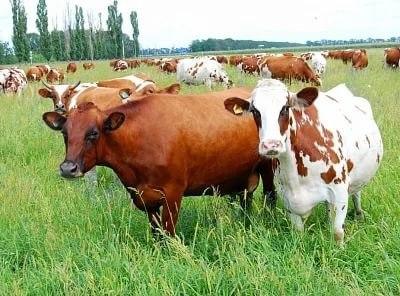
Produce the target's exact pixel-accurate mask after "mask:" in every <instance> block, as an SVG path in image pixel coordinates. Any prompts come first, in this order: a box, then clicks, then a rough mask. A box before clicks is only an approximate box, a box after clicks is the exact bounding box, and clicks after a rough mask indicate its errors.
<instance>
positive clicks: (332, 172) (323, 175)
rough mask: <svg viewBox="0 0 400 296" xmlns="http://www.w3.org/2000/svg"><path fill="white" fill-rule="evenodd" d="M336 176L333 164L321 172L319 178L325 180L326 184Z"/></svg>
mask: <svg viewBox="0 0 400 296" xmlns="http://www.w3.org/2000/svg"><path fill="white" fill-rule="evenodd" d="M335 177H336V171H335V169H334V168H333V166H330V167H329V169H328V171H326V172H325V173H321V178H322V180H324V181H325V183H326V184H329V183H331V182H332V181H333V179H335Z"/></svg>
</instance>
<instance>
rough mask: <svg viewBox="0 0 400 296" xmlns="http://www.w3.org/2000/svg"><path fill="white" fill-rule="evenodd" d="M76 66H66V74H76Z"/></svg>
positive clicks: (70, 64) (72, 64)
mask: <svg viewBox="0 0 400 296" xmlns="http://www.w3.org/2000/svg"><path fill="white" fill-rule="evenodd" d="M77 68H78V67H77V66H76V64H75V63H69V64H68V65H67V73H75V72H76V70H77Z"/></svg>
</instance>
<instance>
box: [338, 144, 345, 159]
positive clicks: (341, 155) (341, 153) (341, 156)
mask: <svg viewBox="0 0 400 296" xmlns="http://www.w3.org/2000/svg"><path fill="white" fill-rule="evenodd" d="M338 150H339V155H340V159H341V160H343V158H344V157H343V151H342V149H341V148H340V147H339V149H338Z"/></svg>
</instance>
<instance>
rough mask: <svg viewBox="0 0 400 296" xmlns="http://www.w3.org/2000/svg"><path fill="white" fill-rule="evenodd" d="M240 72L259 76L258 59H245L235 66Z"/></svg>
mask: <svg viewBox="0 0 400 296" xmlns="http://www.w3.org/2000/svg"><path fill="white" fill-rule="evenodd" d="M236 67H237V68H238V69H239V70H240V72H242V73H247V74H256V75H259V74H260V68H259V67H258V58H256V57H245V58H243V59H242V61H241V62H240V63H239V64H238V65H237V66H236Z"/></svg>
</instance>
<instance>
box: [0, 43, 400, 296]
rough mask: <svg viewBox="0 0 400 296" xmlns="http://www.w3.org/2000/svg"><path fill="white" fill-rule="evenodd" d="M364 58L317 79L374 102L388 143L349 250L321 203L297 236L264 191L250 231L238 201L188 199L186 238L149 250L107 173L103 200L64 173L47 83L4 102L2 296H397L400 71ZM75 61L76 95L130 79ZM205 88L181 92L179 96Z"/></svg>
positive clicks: (159, 76) (247, 81) (183, 224)
mask: <svg viewBox="0 0 400 296" xmlns="http://www.w3.org/2000/svg"><path fill="white" fill-rule="evenodd" d="M368 54H369V66H368V68H367V69H365V70H363V71H360V72H355V71H354V70H353V69H352V68H351V65H344V64H343V63H342V62H341V61H332V60H328V65H327V72H326V73H325V75H324V76H323V78H322V81H323V85H322V87H321V89H322V90H328V89H330V88H332V87H334V86H336V85H337V84H339V83H343V82H345V83H346V84H347V86H348V87H349V88H350V89H351V90H352V92H353V93H354V94H355V95H358V96H362V97H365V98H367V99H368V100H369V101H370V102H371V105H372V108H373V111H374V115H375V118H376V121H377V123H378V126H379V127H380V130H381V132H382V137H383V141H384V155H383V161H382V164H381V167H380V169H379V171H378V174H377V176H376V177H375V178H374V179H373V182H371V183H370V184H369V185H368V186H367V187H366V188H365V189H364V191H363V195H362V204H363V208H364V211H365V219H364V221H356V220H355V219H354V215H353V213H352V209H353V206H352V203H350V205H351V206H350V211H349V214H348V216H347V220H346V238H345V240H346V243H345V247H344V248H343V249H341V248H339V247H337V246H336V244H335V242H334V240H333V238H332V233H331V231H330V223H329V219H328V214H327V213H326V210H325V206H324V205H322V204H321V205H320V206H319V207H318V209H317V210H316V211H314V213H313V215H312V216H311V217H310V218H309V219H308V221H307V222H306V231H305V233H304V234H301V233H298V232H296V231H295V230H293V229H292V226H291V224H290V221H289V220H288V218H287V217H286V214H285V211H284V209H283V205H282V201H281V200H279V203H278V206H277V209H276V210H275V211H273V212H271V211H269V210H268V209H266V208H265V207H264V206H263V200H262V198H261V194H260V192H261V188H258V189H257V194H255V198H254V209H253V213H252V215H251V216H250V220H251V224H250V225H249V226H246V225H245V223H244V222H245V219H244V217H243V213H242V212H241V210H240V207H239V204H238V203H237V202H235V201H230V200H228V199H227V198H226V197H209V196H206V197H195V198H190V197H189V198H185V199H184V201H183V204H182V210H181V214H180V217H179V221H178V228H177V233H178V237H177V238H175V239H167V240H166V241H165V242H163V243H155V242H153V240H152V236H151V232H150V228H149V226H148V225H147V217H146V215H144V214H143V213H142V212H140V211H139V210H137V209H136V208H133V207H132V205H131V201H130V199H129V197H128V194H127V193H126V191H125V190H124V188H123V187H122V185H121V184H120V183H119V181H118V179H117V178H116V177H115V176H114V174H113V172H112V171H110V170H108V169H106V168H101V169H100V174H99V182H98V187H96V188H95V189H91V188H90V187H89V186H88V185H87V183H86V182H85V181H84V180H83V179H80V180H74V181H68V180H65V179H62V178H61V177H60V176H59V173H58V165H59V164H60V162H61V161H62V160H63V159H64V144H63V139H62V136H61V134H60V133H55V132H54V131H51V130H50V129H49V128H47V127H46V126H45V124H44V123H43V122H42V120H41V116H42V113H43V112H45V111H49V110H51V109H52V106H53V105H52V102H51V100H50V99H43V98H41V97H39V95H38V94H37V90H38V89H39V88H40V87H41V84H40V83H30V84H29V85H28V87H27V89H25V91H24V92H23V94H22V95H21V96H13V95H6V96H5V95H0V294H2V295H28V294H29V295H49V294H53V295H56V294H67V295H92V294H96V295H104V294H107V295H306V294H312V295H398V294H400V202H399V191H400V190H399V188H400V169H399V167H400V157H399V154H398V150H399V147H400V137H399V130H400V123H399V122H400V121H399V116H400V108H399V106H398V100H399V98H400V83H399V81H400V72H399V71H392V70H390V69H384V68H383V62H382V60H383V50H382V49H370V50H368ZM66 64H67V63H63V64H57V65H54V64H51V66H58V67H63V68H64V69H65V68H66ZM78 64H79V68H78V71H77V73H75V74H71V75H68V76H67V80H66V81H68V82H70V83H71V84H73V83H74V82H76V81H77V80H81V81H82V82H92V81H97V80H100V79H108V78H113V77H118V76H124V75H127V73H131V70H128V71H126V72H119V73H115V72H113V71H112V69H111V68H110V67H109V65H108V61H102V62H95V64H96V68H95V69H94V70H92V71H83V69H82V63H78ZM22 68H26V67H25V66H22ZM226 68H227V71H228V73H229V75H230V78H231V79H232V80H233V82H234V83H235V84H236V86H241V85H245V86H248V87H254V86H255V83H256V81H257V79H258V78H257V77H254V76H248V75H241V74H239V72H238V71H237V69H235V68H233V67H230V66H227V67H226ZM133 72H134V73H137V72H144V73H146V74H148V75H149V76H150V77H152V78H153V79H154V80H155V82H157V84H159V85H161V86H166V85H169V84H171V83H174V82H175V81H176V79H175V75H168V74H164V73H162V72H160V71H159V70H158V69H157V68H156V67H148V66H142V67H141V68H139V69H134V71H133ZM303 86H304V84H303V83H299V82H297V83H293V84H292V86H291V87H290V89H291V90H292V91H296V90H299V89H301V88H302V87H303ZM207 91H209V90H208V89H207V88H205V87H203V86H191V87H190V86H186V85H182V90H181V93H201V92H207ZM221 140H223V139H221Z"/></svg>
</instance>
